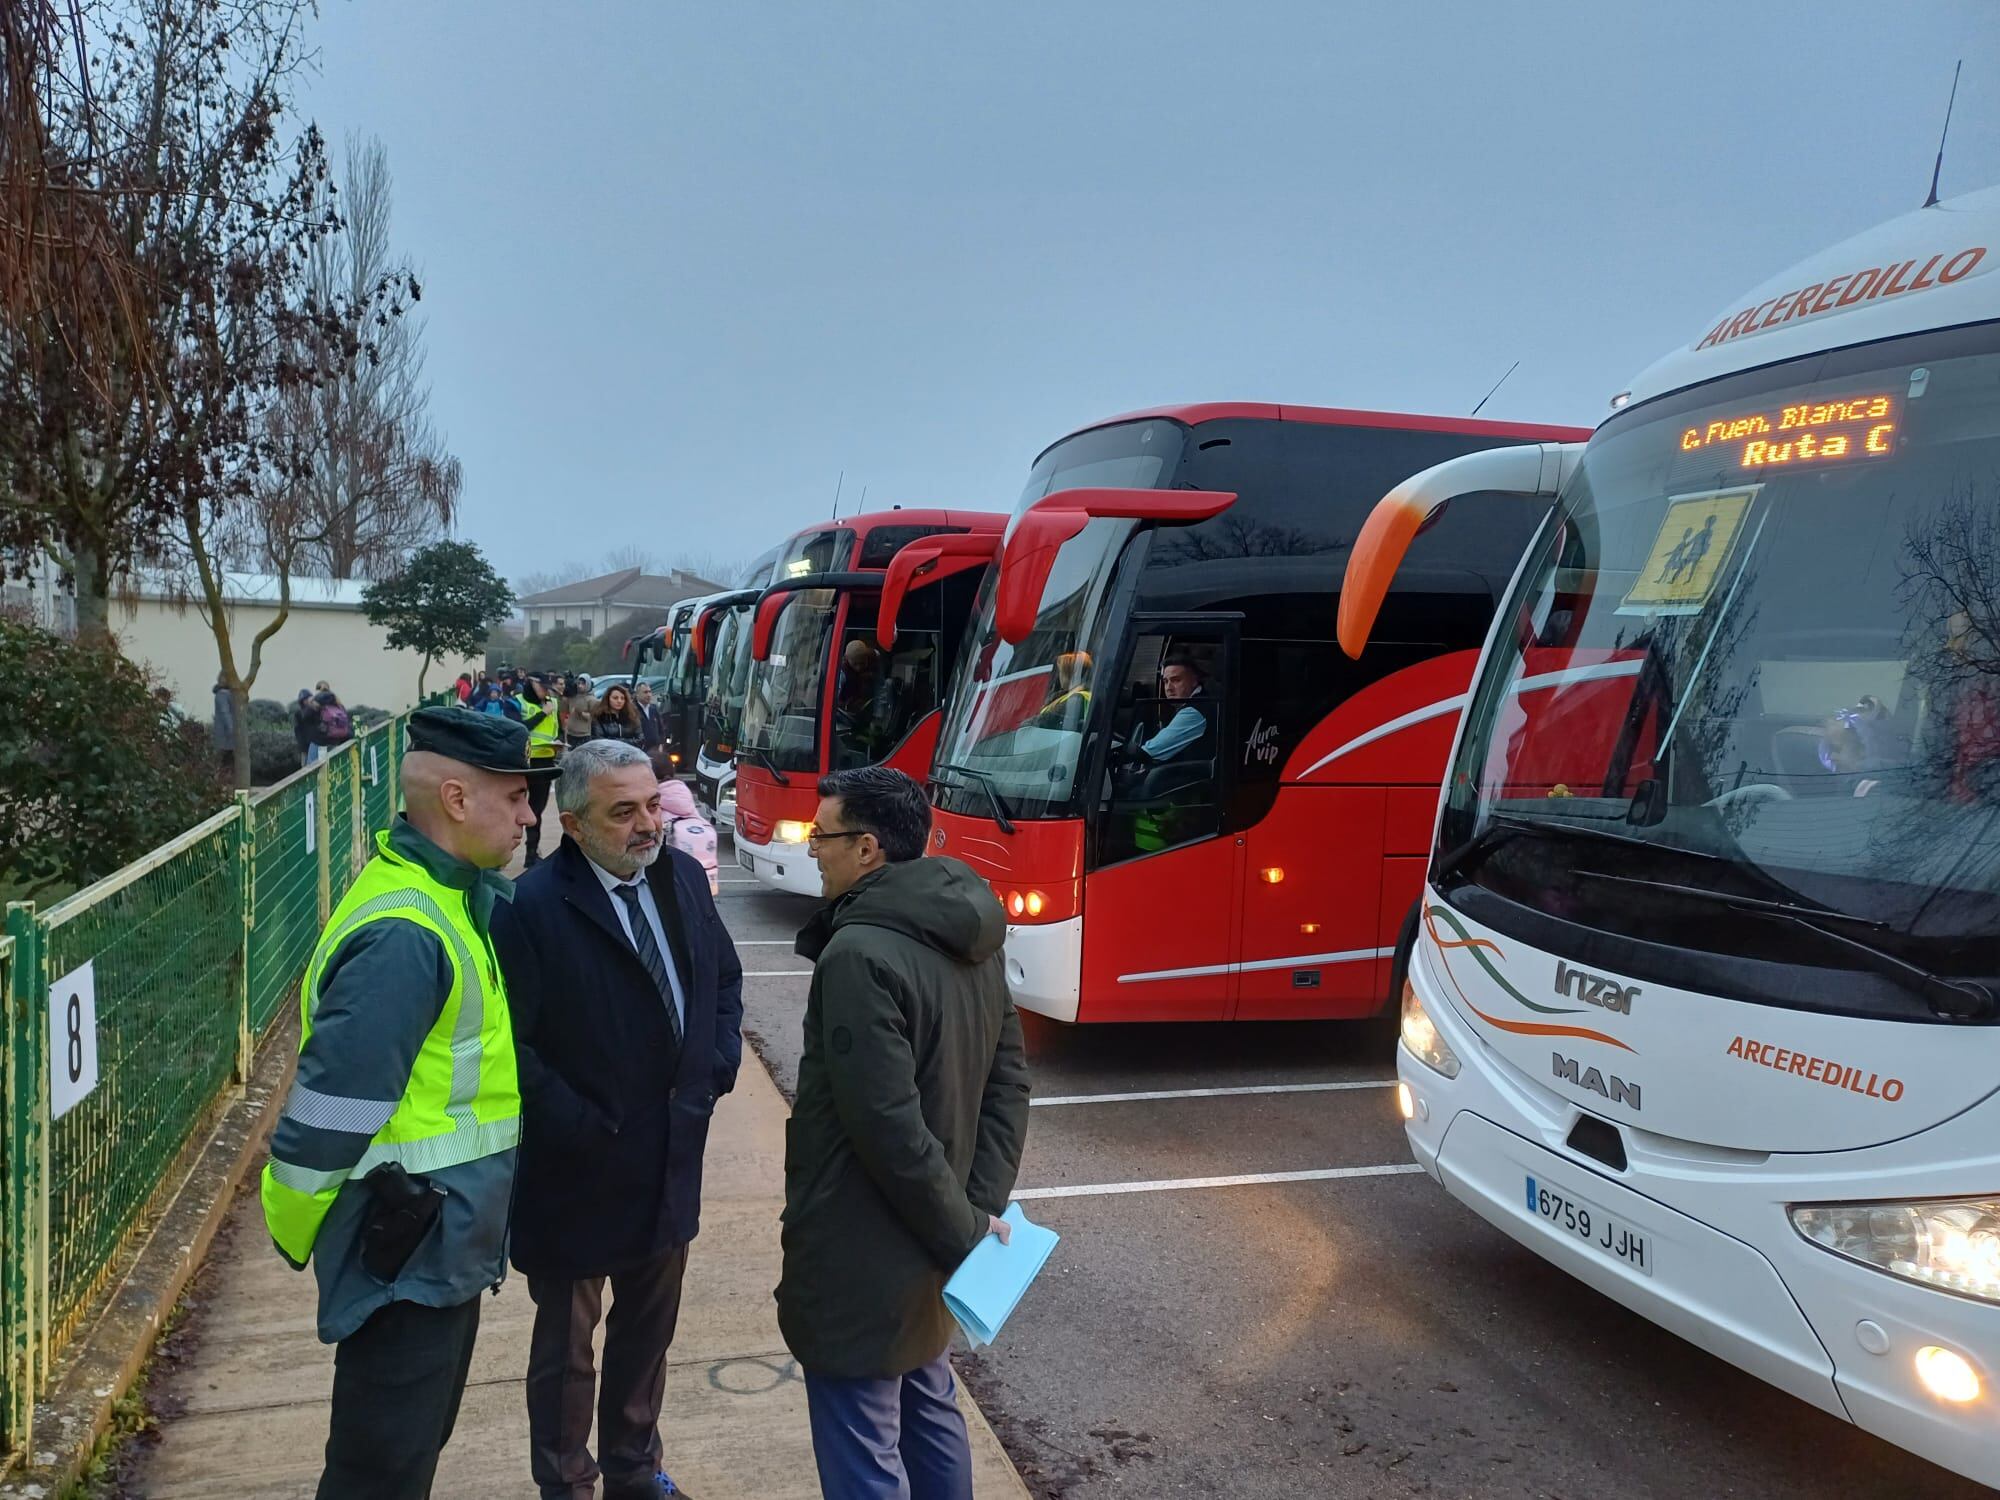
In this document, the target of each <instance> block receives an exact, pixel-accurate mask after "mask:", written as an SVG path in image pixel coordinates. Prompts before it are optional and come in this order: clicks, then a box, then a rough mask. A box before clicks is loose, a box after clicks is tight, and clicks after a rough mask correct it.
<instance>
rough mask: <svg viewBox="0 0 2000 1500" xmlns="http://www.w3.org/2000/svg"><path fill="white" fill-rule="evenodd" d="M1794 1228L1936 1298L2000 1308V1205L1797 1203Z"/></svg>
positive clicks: (1980, 1201) (1961, 1201) (1990, 1201)
mask: <svg viewBox="0 0 2000 1500" xmlns="http://www.w3.org/2000/svg"><path fill="white" fill-rule="evenodd" d="M1790 1214H1791V1220H1792V1227H1793V1228H1794V1229H1796V1230H1798V1232H1799V1233H1800V1234H1802V1235H1804V1236H1805V1237H1806V1238H1807V1239H1809V1240H1811V1241H1812V1242H1813V1243H1814V1244H1815V1245H1818V1246H1820V1247H1822V1248H1823V1249H1827V1250H1831V1251H1832V1252H1833V1253H1834V1254H1835V1255H1840V1256H1845V1257H1846V1258H1847V1259H1848V1260H1853V1261H1859V1262H1860V1263H1861V1264H1862V1265H1864V1266H1873V1267H1874V1268H1875V1269H1876V1270H1878V1271H1887V1272H1888V1273H1889V1274H1890V1275H1891V1276H1901V1277H1903V1278H1904V1279H1905V1280H1907V1281H1916V1282H1921V1283H1922V1284H1923V1285H1925V1286H1933V1287H1937V1288H1938V1289H1939V1290H1941V1291H1947V1292H1957V1293H1959V1294H1960V1295H1961V1296H1966V1297H1977V1298H1979V1299H1980V1300H1981V1301H1983V1302H2000V1198H1945V1199H1938V1200H1934V1201H1928V1202H1926V1201H1921V1200H1919V1201H1914V1202H1909V1203H1801V1204H1796V1205H1794V1206H1793V1207H1792V1209H1791V1210H1790Z"/></svg>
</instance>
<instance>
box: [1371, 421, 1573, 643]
mask: <svg viewBox="0 0 2000 1500" xmlns="http://www.w3.org/2000/svg"><path fill="white" fill-rule="evenodd" d="M1582 456H1583V444H1582V443H1532V444H1528V445H1526V446H1523V447H1518V448H1488V449H1486V450H1484V451H1483V452H1480V453H1467V454H1464V455H1462V456H1460V457H1458V458H1451V459H1446V460H1445V461H1444V462H1443V463H1441V464H1433V465H1432V466H1431V467H1430V468H1428V469H1425V470H1424V471H1423V472H1422V473H1421V474H1416V475H1413V476H1411V477H1410V478H1408V479H1405V480H1404V481H1403V482H1402V483H1401V484H1399V485H1397V486H1396V487H1395V488H1394V489H1393V490H1391V491H1389V493H1388V494H1386V495H1384V496H1383V497H1382V498H1381V499H1380V500H1378V501H1377V502H1376V503H1375V509H1374V510H1372V511H1370V512H1369V513H1368V520H1367V521H1366V522H1365V523H1364V524H1363V526H1362V528H1361V534H1360V535H1359V536H1357V537H1356V538H1355V539H1354V550H1353V551H1352V552H1350V553H1349V554H1348V557H1347V573H1346V576H1345V578H1344V579H1343V580H1342V582H1341V585H1340V618H1339V625H1338V629H1337V631H1336V634H1337V635H1338V636H1339V638H1340V649H1341V650H1342V651H1344V652H1346V653H1347V654H1348V655H1349V656H1350V657H1353V658H1355V659H1356V660H1359V659H1360V656H1361V652H1362V650H1363V648H1364V647H1366V646H1367V644H1368V637H1369V635H1370V634H1371V633H1372V632H1373V631H1374V629H1375V617H1376V616H1377V615H1379V614H1380V613H1381V612H1382V601H1383V600H1384V599H1386V598H1387V597H1388V595H1389V585H1390V583H1391V582H1393V581H1394V579H1395V577H1396V570H1397V569H1398V568H1400V567H1401V566H1402V565H1403V558H1404V556H1405V555H1406V554H1407V553H1408V552H1409V550H1410V543H1411V542H1412V541H1413V540H1414V539H1415V538H1416V535H1417V533H1418V532H1419V531H1421V530H1422V529H1423V527H1424V525H1425V523H1426V522H1428V521H1430V520H1431V519H1432V518H1433V517H1434V516H1436V514H1437V513H1438V512H1439V511H1440V510H1442V509H1443V508H1444V506H1446V505H1447V504H1449V503H1450V502H1451V500H1452V499H1453V498H1455V497H1456V496H1459V495H1469V494H1472V493H1474V492H1497V493H1499V494H1503V495H1516V496H1519V497H1521V498H1522V499H1530V500H1554V499H1555V497H1556V496H1557V494H1559V493H1560V492H1561V490H1562V487H1563V485H1564V484H1565V483H1567V482H1568V480H1569V476H1570V475H1571V474H1573V473H1575V472H1576V466H1577V463H1578V461H1579V460H1580V459H1581V458H1582Z"/></svg>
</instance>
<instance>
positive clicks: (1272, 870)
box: [1257, 865, 1285, 885]
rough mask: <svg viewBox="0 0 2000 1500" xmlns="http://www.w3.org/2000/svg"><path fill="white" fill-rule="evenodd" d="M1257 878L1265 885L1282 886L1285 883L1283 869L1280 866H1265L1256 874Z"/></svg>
mask: <svg viewBox="0 0 2000 1500" xmlns="http://www.w3.org/2000/svg"><path fill="white" fill-rule="evenodd" d="M1257 878H1258V879H1259V880H1261V881H1263V882H1264V884H1266V885H1283V884H1284V883H1285V871H1284V867H1283V866H1282V865H1266V866H1265V867H1264V868H1263V869H1261V870H1259V871H1258V872H1257Z"/></svg>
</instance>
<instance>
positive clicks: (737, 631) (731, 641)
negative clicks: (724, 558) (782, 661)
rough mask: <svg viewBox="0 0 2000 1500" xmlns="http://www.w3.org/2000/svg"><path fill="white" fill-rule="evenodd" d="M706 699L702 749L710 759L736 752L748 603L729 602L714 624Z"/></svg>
mask: <svg viewBox="0 0 2000 1500" xmlns="http://www.w3.org/2000/svg"><path fill="white" fill-rule="evenodd" d="M708 667H709V670H708V702H707V704H706V706H705V707H704V709H703V711H702V751H703V753H704V754H705V755H707V756H708V758H709V759H710V760H712V761H717V760H727V759H729V757H730V756H732V755H734V754H735V753H736V732H737V730H738V729H739V728H740V727H741V726H742V723H743V697H744V690H745V688H746V686H747V685H748V683H749V681H750V607H749V606H748V605H745V604H738V605H733V606H731V607H730V608H728V609H726V610H724V611H723V613H722V619H721V620H720V621H719V622H718V623H717V624H716V627H715V641H714V643H713V645H711V646H710V648H709V656H708Z"/></svg>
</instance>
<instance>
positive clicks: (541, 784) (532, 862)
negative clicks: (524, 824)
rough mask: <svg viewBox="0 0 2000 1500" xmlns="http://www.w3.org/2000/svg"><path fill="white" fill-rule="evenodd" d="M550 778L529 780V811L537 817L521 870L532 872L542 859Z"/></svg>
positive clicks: (542, 777) (529, 831)
mask: <svg viewBox="0 0 2000 1500" xmlns="http://www.w3.org/2000/svg"><path fill="white" fill-rule="evenodd" d="M549 785H550V782H549V778H548V777H546V776H531V777H529V778H528V811H529V812H531V813H533V814H534V815H535V826H534V827H533V828H530V829H529V830H528V838H527V844H528V854H527V858H526V859H525V860H523V862H522V865H521V868H522V869H524V870H532V869H534V867H535V866H536V864H537V863H539V862H540V860H541V857H542V848H541V845H542V814H543V813H545V812H547V811H548V807H549Z"/></svg>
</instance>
